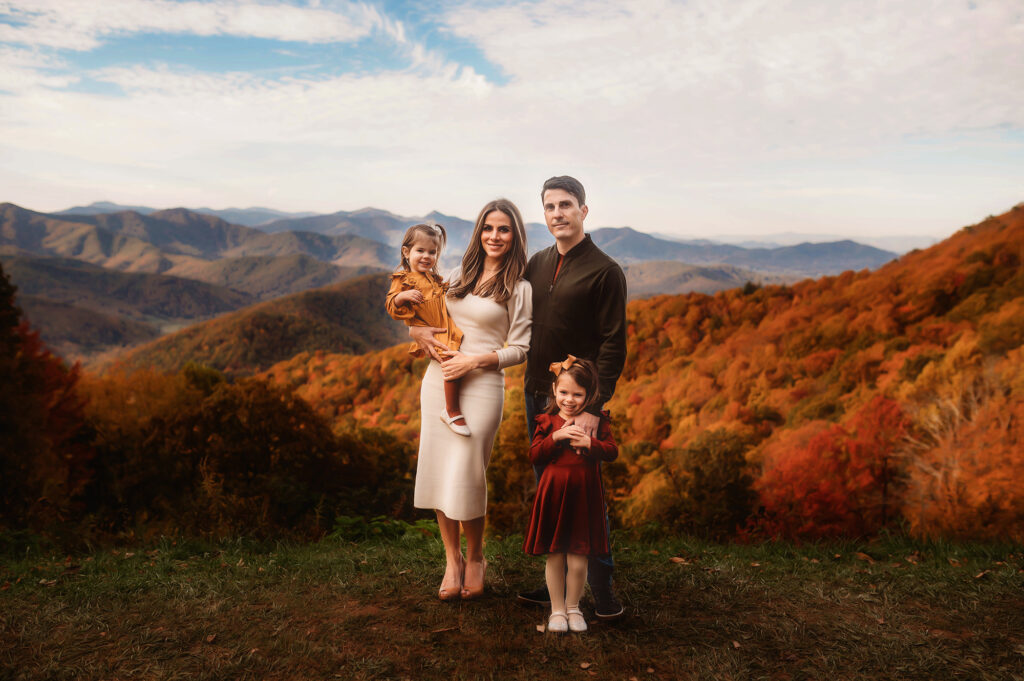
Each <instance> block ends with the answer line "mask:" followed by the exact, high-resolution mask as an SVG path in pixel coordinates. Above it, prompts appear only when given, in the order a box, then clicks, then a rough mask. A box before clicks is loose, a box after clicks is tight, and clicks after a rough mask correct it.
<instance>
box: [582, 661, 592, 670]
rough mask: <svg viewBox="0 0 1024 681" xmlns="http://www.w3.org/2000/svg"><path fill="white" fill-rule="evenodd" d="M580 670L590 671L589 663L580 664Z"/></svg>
mask: <svg viewBox="0 0 1024 681" xmlns="http://www.w3.org/2000/svg"><path fill="white" fill-rule="evenodd" d="M580 669H590V663H589V662H580Z"/></svg>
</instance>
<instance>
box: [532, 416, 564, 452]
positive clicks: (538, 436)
mask: <svg viewBox="0 0 1024 681" xmlns="http://www.w3.org/2000/svg"><path fill="white" fill-rule="evenodd" d="M554 430H555V428H554V424H553V423H552V422H551V417H550V416H549V415H548V414H538V415H537V430H536V431H534V433H533V440H532V441H531V442H530V463H532V464H535V465H536V464H542V463H547V462H548V461H550V460H551V458H552V457H554V455H555V448H556V447H557V446H558V444H557V443H556V442H555V441H554V440H553V439H552V438H551V433H553V432H554Z"/></svg>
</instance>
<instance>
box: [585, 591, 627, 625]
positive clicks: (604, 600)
mask: <svg viewBox="0 0 1024 681" xmlns="http://www.w3.org/2000/svg"><path fill="white" fill-rule="evenodd" d="M590 592H591V594H592V595H593V596H594V614H595V615H597V618H598V619H602V620H617V619H619V618H620V617H622V614H623V613H624V612H626V609H625V608H623V607H622V603H619V599H617V598H615V594H614V593H612V590H611V589H607V590H605V589H598V590H597V591H594V589H593V587H591V590H590Z"/></svg>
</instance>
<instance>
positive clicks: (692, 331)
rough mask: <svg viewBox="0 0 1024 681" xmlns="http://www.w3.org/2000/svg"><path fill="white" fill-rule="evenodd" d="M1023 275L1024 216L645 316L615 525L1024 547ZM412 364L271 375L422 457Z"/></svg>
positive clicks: (300, 359)
mask: <svg viewBox="0 0 1024 681" xmlns="http://www.w3.org/2000/svg"><path fill="white" fill-rule="evenodd" d="M1022 261H1024V206H1018V207H1017V208H1015V209H1013V210H1012V211H1010V212H1009V213H1006V214H1005V215H1002V216H998V217H992V218H989V219H987V220H985V221H984V222H982V223H980V224H978V225H975V226H971V227H966V228H964V229H962V230H961V231H960V232H958V233H957V234H955V235H954V236H952V237H951V238H950V239H947V240H946V241H944V242H942V243H940V244H937V245H936V246H934V247H932V248H929V249H927V250H924V251H914V252H911V253H908V254H906V255H904V256H902V257H901V258H899V259H898V260H896V261H893V262H892V263H890V264H888V265H886V266H884V267H882V268H881V269H879V270H878V271H874V272H869V271H862V272H845V273H843V274H841V275H839V276H834V277H824V278H822V279H819V280H807V281H804V282H800V283H798V284H796V285H793V286H765V287H757V286H748V287H744V288H742V289H734V290H730V291H725V292H722V293H719V294H716V295H714V296H707V295H700V294H689V295H682V296H661V297H656V298H652V299H648V300H642V301H633V302H631V303H630V305H629V307H628V311H627V314H628V318H629V340H628V349H629V356H628V359H627V363H626V369H625V372H624V374H623V376H622V378H621V380H620V381H619V384H618V386H617V390H616V394H615V397H614V398H613V400H612V401H611V403H610V404H609V407H610V409H611V412H612V415H613V418H614V421H615V427H616V433H617V437H618V440H619V442H620V443H621V445H622V450H621V454H620V458H619V460H618V461H617V462H615V464H613V465H611V466H608V467H606V471H605V473H606V480H607V482H608V489H609V492H610V494H611V495H612V497H613V499H612V503H611V509H612V514H613V518H614V520H615V522H616V524H618V525H619V526H626V527H642V526H647V525H649V524H650V523H651V522H657V523H659V524H660V525H662V526H663V527H666V528H672V529H676V530H682V531H687V532H694V533H698V534H707V535H713V536H725V535H729V534H732V533H735V532H737V531H738V530H740V529H742V532H743V533H744V534H745V535H746V536H785V537H807V538H817V537H828V536H837V535H870V534H872V533H875V532H877V531H878V530H879V529H881V528H882V527H888V528H890V529H891V530H894V531H898V530H899V529H900V528H906V529H907V530H909V531H910V532H913V533H914V534H917V535H934V536H939V535H942V536H946V535H951V534H952V535H957V536H972V537H982V538H984V537H991V538H1007V537H1010V538H1016V539H1021V538H1024V516H1022V515H1021V504H1022V500H1024V492H1022V491H1021V490H1024V470H1022V469H1021V459H1020V457H1021V454H1020V452H1021V450H1022V449H1024V448H1022V447H1021V446H1020V440H1019V438H1020V430H1019V429H1020V426H1019V425H1018V424H1019V414H1020V413H1021V410H1022V408H1024V407H1022V403H1024V377H1022V375H1021V366H1022V365H1024V362H1021V353H1022V350H1021V345H1022V343H1024V321H1022V320H1024V270H1022V267H1021V262H1022ZM403 352H404V350H403V349H402V348H400V347H397V348H391V349H389V350H384V351H379V352H374V353H369V354H366V355H359V356H351V355H334V354H326V353H320V354H316V355H299V356H296V357H294V358H292V359H291V360H289V361H286V362H282V363H280V364H278V365H276V366H274V367H272V368H271V369H270V370H269V371H268V372H267V375H268V376H269V377H270V378H271V379H272V380H273V381H275V382H279V383H282V384H285V385H288V386H291V387H294V388H295V389H296V390H297V392H298V393H299V394H300V395H302V396H303V397H304V398H305V399H307V400H309V401H310V402H311V404H313V405H314V407H315V408H316V409H317V410H318V411H320V412H321V413H323V414H324V415H325V416H327V417H329V418H332V419H334V420H335V421H336V422H337V423H344V424H351V423H363V424H366V425H373V426H376V427H381V428H385V429H387V430H389V431H391V432H394V433H396V434H398V435H399V436H400V437H402V438H408V439H410V440H412V439H414V438H415V437H416V434H417V431H418V413H417V404H418V389H419V380H418V379H419V376H420V375H421V374H422V371H423V364H422V363H421V362H410V361H409V360H408V359H407V358H406V357H405V356H404V355H403ZM520 376H521V373H519V372H518V371H516V370H513V371H510V372H508V376H507V384H508V386H509V388H510V392H509V393H508V394H507V402H506V408H505V420H504V422H503V425H502V428H501V431H500V433H499V436H498V444H497V449H496V452H495V456H494V458H493V459H492V462H491V469H490V474H489V475H490V478H491V480H492V483H491V486H492V490H491V491H492V494H491V496H490V505H491V506H490V507H491V516H492V517H491V522H492V525H493V526H494V527H496V528H497V530H498V531H501V532H505V531H514V530H515V529H516V528H517V527H518V526H519V523H520V519H521V517H522V512H523V511H522V509H523V508H524V507H525V505H526V504H528V500H529V493H530V490H531V489H532V482H531V480H530V476H529V475H528V467H527V466H526V463H525V449H524V450H521V451H518V452H516V451H514V450H515V447H516V446H524V445H519V444H517V443H525V438H526V434H525V432H521V431H522V430H524V426H523V425H522V419H521V417H520V414H521V409H522V407H521V405H520V404H519V401H520V399H521V398H520V397H519V393H517V392H515V390H516V389H517V388H518V387H519V386H520V381H521V378H520ZM979 381H980V382H981V384H984V385H986V386H988V388H986V389H985V390H980V389H975V388H970V386H975V385H977V384H979ZM713 442H715V443H717V445H716V446H715V447H711V448H710V449H709V448H708V447H707V445H708V443H713ZM737 443H739V444H737ZM737 449H738V451H739V456H732V455H731V454H727V453H728V452H733V451H736V450H737ZM524 471H527V474H524ZM744 485H746V489H745V488H744ZM723 500H725V501H723ZM723 504H724V506H723ZM722 509H724V511H723V510H722ZM726 511H727V512H726Z"/></svg>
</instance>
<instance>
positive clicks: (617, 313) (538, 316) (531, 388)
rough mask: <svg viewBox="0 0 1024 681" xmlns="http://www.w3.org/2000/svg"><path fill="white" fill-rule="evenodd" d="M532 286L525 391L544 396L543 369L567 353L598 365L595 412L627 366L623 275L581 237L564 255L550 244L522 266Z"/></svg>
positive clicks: (548, 383)
mask: <svg viewBox="0 0 1024 681" xmlns="http://www.w3.org/2000/svg"><path fill="white" fill-rule="evenodd" d="M525 277H526V280H527V281H529V282H530V286H532V287H533V331H532V333H531V337H530V353H529V355H528V358H527V361H526V390H527V391H528V392H532V393H536V394H541V395H547V394H548V393H549V391H550V387H551V380H552V377H551V374H550V372H549V370H548V367H549V365H550V364H551V363H552V362H560V361H561V360H563V359H565V356H566V355H575V356H576V357H579V358H581V359H589V360H591V361H593V362H594V363H595V364H596V365H597V371H598V377H599V393H600V394H599V397H598V401H597V404H594V405H592V406H591V407H590V408H589V409H588V410H587V411H590V412H592V413H595V414H596V413H598V412H599V411H600V410H601V409H602V408H603V407H604V403H605V402H607V401H608V400H609V399H610V398H611V396H612V393H613V392H615V382H616V381H618V380H619V374H621V373H622V367H623V365H624V364H625V363H626V277H625V275H624V274H623V273H622V268H621V267H619V264H618V263H616V262H615V261H614V260H612V259H611V258H610V257H608V256H607V255H606V254H605V253H604V252H603V251H602V250H601V249H600V248H598V247H597V246H596V245H595V244H594V242H593V241H592V240H591V239H590V235H589V234H586V235H584V237H583V241H581V242H580V243H578V244H576V245H575V246H573V247H572V249H571V250H570V251H569V252H568V253H566V254H565V256H564V257H563V256H562V255H560V254H559V252H558V249H557V248H556V247H555V246H551V247H550V248H545V249H544V250H543V251H540V252H539V253H535V254H534V256H533V257H532V258H530V262H529V263H528V264H527V266H526V275H525Z"/></svg>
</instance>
